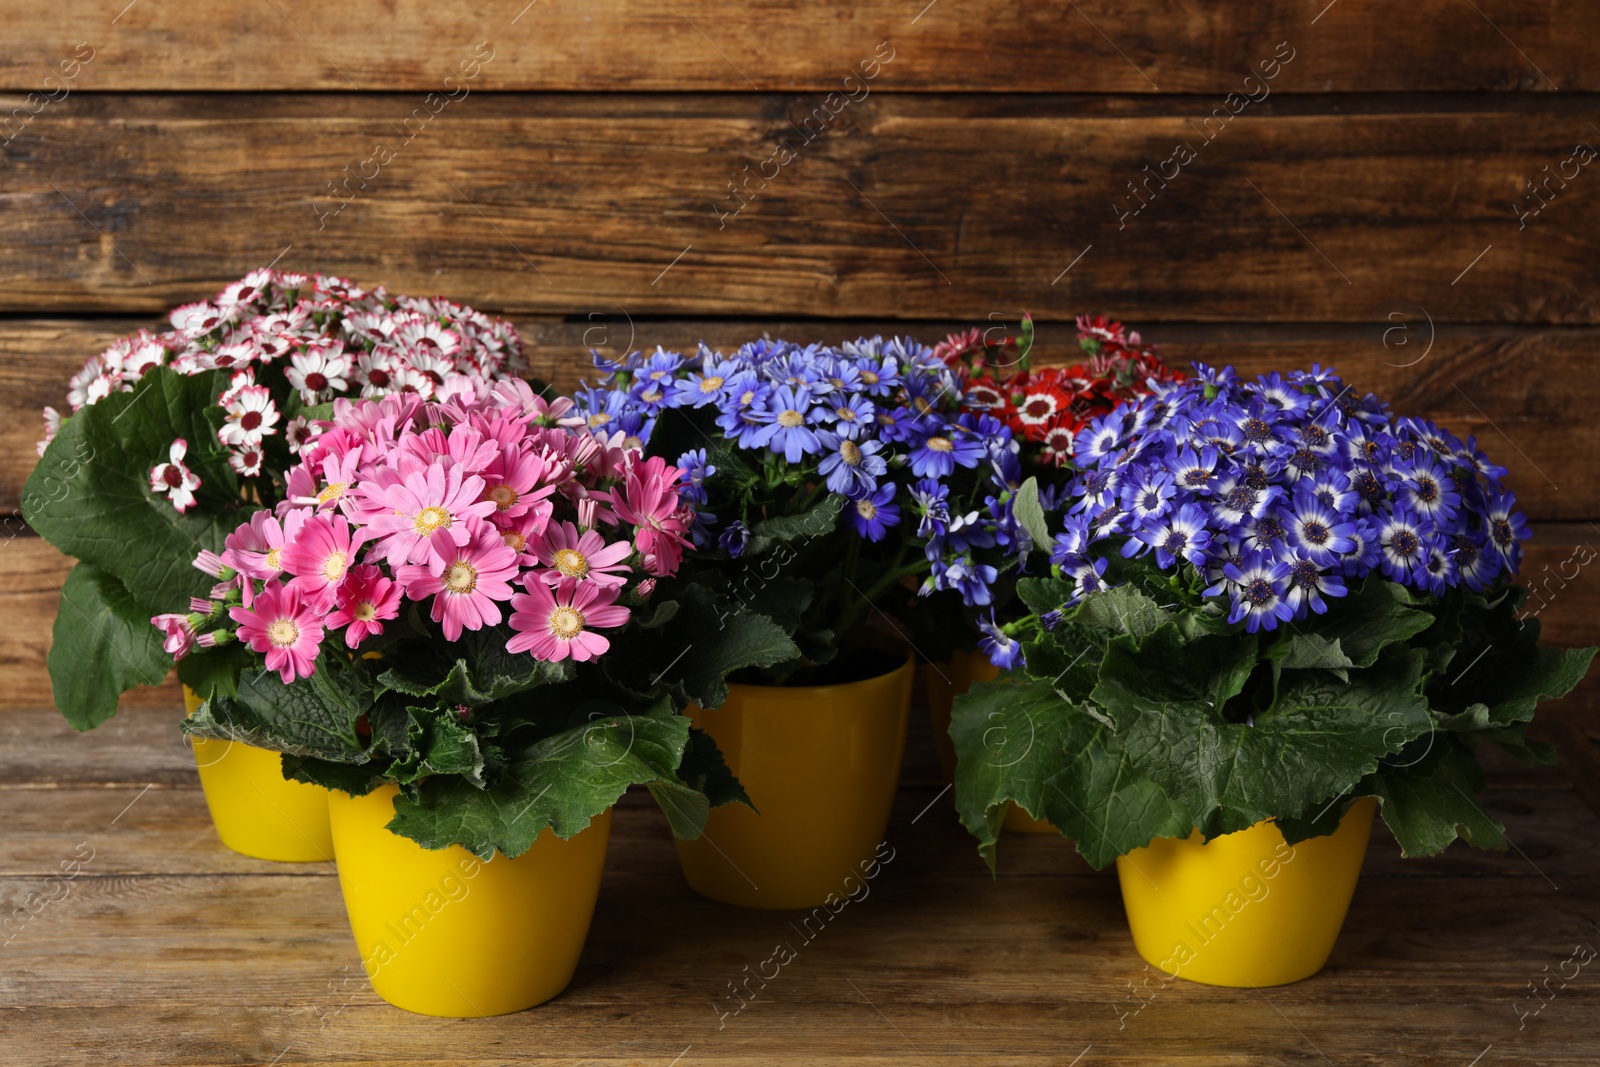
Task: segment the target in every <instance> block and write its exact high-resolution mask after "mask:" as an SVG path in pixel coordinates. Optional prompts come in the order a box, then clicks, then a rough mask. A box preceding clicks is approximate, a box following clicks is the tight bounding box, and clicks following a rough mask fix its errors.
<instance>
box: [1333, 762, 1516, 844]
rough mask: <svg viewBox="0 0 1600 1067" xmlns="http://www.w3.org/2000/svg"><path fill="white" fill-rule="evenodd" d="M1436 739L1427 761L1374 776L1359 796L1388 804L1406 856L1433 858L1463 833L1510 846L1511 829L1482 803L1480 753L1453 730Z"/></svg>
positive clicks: (1386, 811)
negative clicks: (1483, 806)
mask: <svg viewBox="0 0 1600 1067" xmlns="http://www.w3.org/2000/svg"><path fill="white" fill-rule="evenodd" d="M1432 740H1433V742H1434V744H1433V747H1432V748H1431V749H1429V750H1428V752H1427V754H1426V755H1425V756H1423V757H1422V758H1421V759H1419V760H1417V761H1416V762H1414V763H1411V764H1409V765H1408V766H1404V767H1384V768H1382V769H1381V770H1379V771H1377V772H1375V773H1373V774H1371V775H1368V776H1367V778H1366V779H1365V780H1363V781H1362V782H1361V784H1360V786H1359V788H1357V789H1356V790H1355V792H1356V794H1358V795H1362V796H1375V797H1377V798H1378V799H1379V800H1381V801H1382V802H1383V809H1382V810H1383V821H1384V822H1385V823H1387V824H1388V826H1389V829H1390V830H1391V831H1392V832H1393V833H1394V836H1395V840H1396V841H1398V842H1400V852H1401V854H1402V855H1405V856H1432V855H1435V854H1436V853H1439V852H1443V851H1444V850H1445V849H1446V848H1447V847H1448V846H1449V845H1450V842H1452V841H1454V840H1455V839H1456V838H1457V837H1460V838H1461V839H1463V840H1464V841H1466V842H1468V843H1469V844H1473V845H1477V846H1478V847H1479V848H1496V849H1503V848H1505V847H1506V840H1505V827H1503V826H1501V825H1500V824H1499V823H1498V822H1496V821H1495V820H1494V819H1492V818H1490V817H1489V815H1488V813H1486V812H1485V811H1484V810H1483V809H1482V808H1481V807H1479V806H1478V801H1477V799H1476V798H1477V794H1478V793H1479V792H1480V791H1482V789H1483V787H1484V781H1483V772H1482V770H1480V769H1479V767H1478V759H1477V756H1476V755H1475V754H1474V753H1473V752H1472V750H1471V749H1470V748H1469V747H1468V746H1467V745H1466V744H1465V743H1464V742H1462V741H1461V740H1459V739H1458V738H1456V737H1454V736H1452V735H1450V734H1440V735H1438V736H1437V737H1435V738H1433V739H1432Z"/></svg>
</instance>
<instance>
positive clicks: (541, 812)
mask: <svg viewBox="0 0 1600 1067" xmlns="http://www.w3.org/2000/svg"><path fill="white" fill-rule="evenodd" d="M688 738H689V720H688V719H686V718H684V717H683V716H681V715H662V716H654V715H621V716H614V717H611V718H605V719H598V720H595V721H593V722H589V723H584V724H582V725H580V726H575V727H572V728H571V729H568V730H563V731H562V732H560V733H556V734H552V735H550V736H547V737H544V738H541V739H540V740H538V741H537V742H534V743H533V744H531V745H529V746H527V747H526V748H525V749H524V750H522V751H521V752H519V753H517V754H516V755H515V756H513V757H512V758H511V759H510V760H509V762H508V763H507V766H506V768H505V773H504V774H502V775H501V776H500V778H499V780H498V781H496V782H495V783H494V784H493V785H491V786H489V787H488V788H487V789H478V788H476V787H474V786H473V785H471V784H470V783H468V782H466V781H464V780H463V779H461V778H456V777H443V776H441V777H435V778H429V779H427V780H426V781H423V782H422V783H421V784H420V786H419V787H418V790H417V796H416V797H415V798H411V797H407V796H406V795H405V794H401V796H399V797H398V798H396V800H395V817H394V820H393V821H392V822H390V823H389V829H390V830H392V831H394V832H395V833H397V834H400V835H401V836H402V837H408V838H410V839H411V840H413V841H415V842H417V843H418V844H420V845H422V846H423V847H424V848H444V847H446V846H448V845H452V844H461V845H463V846H465V847H466V848H468V849H470V850H471V851H472V852H474V853H476V854H477V855H478V856H479V857H481V858H483V859H488V858H489V857H490V856H492V855H493V854H494V853H495V851H497V850H498V851H499V852H501V853H502V854H504V855H506V856H520V855H521V854H522V853H524V852H526V851H527V850H528V849H529V848H531V847H532V845H533V843H534V841H536V840H537V839H538V837H539V834H540V833H541V832H542V831H543V830H544V828H545V827H546V826H548V827H550V828H551V829H552V830H553V831H554V832H555V833H556V835H557V836H559V837H563V838H570V837H572V836H574V835H575V834H577V833H579V832H580V831H582V830H583V829H584V828H585V827H587V826H588V825H589V821H590V820H591V819H593V818H594V817H595V816H596V815H599V814H600V813H601V812H603V811H605V810H606V809H607V808H609V807H611V805H613V804H615V803H616V802H617V798H618V797H620V796H621V795H622V794H623V792H624V791H625V790H626V789H627V788H628V787H629V786H630V785H656V786H658V787H659V786H667V787H674V786H677V787H678V788H683V787H681V786H679V784H678V779H677V768H678V764H679V763H680V762H681V760H682V758H683V750H684V746H685V745H686V744H687V742H688ZM668 792H669V793H670V794H671V795H672V797H673V800H675V801H683V800H685V798H683V797H681V795H680V794H679V793H678V792H677V791H676V790H675V789H669V790H668ZM660 795H661V792H660V791H658V792H657V796H658V798H659V797H660ZM700 803H701V804H702V805H703V804H704V803H705V801H704V798H701V801H700ZM664 806H667V805H666V803H664ZM670 811H671V809H670V808H669V812H670ZM694 817H695V816H694V813H693V812H682V811H681V810H680V811H679V812H678V814H677V817H676V819H675V822H678V821H681V822H683V823H684V824H689V823H692V822H693V820H694ZM700 819H701V820H702V822H703V820H704V815H703V814H702V815H700Z"/></svg>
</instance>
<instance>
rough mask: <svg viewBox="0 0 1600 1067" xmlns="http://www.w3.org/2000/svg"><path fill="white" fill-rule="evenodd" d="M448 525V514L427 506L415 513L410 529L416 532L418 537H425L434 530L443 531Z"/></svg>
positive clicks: (440, 509)
mask: <svg viewBox="0 0 1600 1067" xmlns="http://www.w3.org/2000/svg"><path fill="white" fill-rule="evenodd" d="M449 525H450V513H449V512H448V511H446V510H445V509H444V508H438V507H433V506H431V505H430V506H428V507H425V508H423V509H422V510H421V511H419V512H417V517H416V519H415V520H413V522H412V524H411V526H412V529H414V530H416V531H417V536H418V537H427V536H428V535H429V534H431V533H433V531H435V530H439V529H443V528H444V527H447V526H449Z"/></svg>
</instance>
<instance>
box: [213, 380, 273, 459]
mask: <svg viewBox="0 0 1600 1067" xmlns="http://www.w3.org/2000/svg"><path fill="white" fill-rule="evenodd" d="M224 410H225V411H226V412H227V415H226V417H225V418H224V420H223V423H222V429H220V430H218V431H217V437H218V438H220V439H221V440H222V443H223V444H225V445H233V446H239V445H259V444H260V443H261V439H262V438H263V437H266V436H267V435H268V434H274V433H277V432H278V431H277V430H275V429H273V427H274V426H276V425H277V424H278V409H277V407H276V406H275V405H274V404H273V403H272V392H271V391H270V390H269V389H268V388H267V387H266V386H264V385H247V386H245V387H244V388H242V389H240V390H239V391H238V392H237V393H236V394H235V395H234V396H233V398H232V399H231V400H230V401H229V402H228V404H227V407H226V408H224Z"/></svg>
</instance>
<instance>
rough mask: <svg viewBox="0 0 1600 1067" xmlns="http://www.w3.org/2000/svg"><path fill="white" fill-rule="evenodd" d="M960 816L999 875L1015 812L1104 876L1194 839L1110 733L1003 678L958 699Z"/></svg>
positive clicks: (1013, 678)
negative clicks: (1172, 843) (1005, 829)
mask: <svg viewBox="0 0 1600 1067" xmlns="http://www.w3.org/2000/svg"><path fill="white" fill-rule="evenodd" d="M950 736H951V740H952V741H953V742H954V743H955V748H956V810H957V812H958V813H959V814H960V816H961V821H962V823H963V824H964V825H965V826H966V827H967V829H968V830H970V831H971V832H972V834H973V835H974V836H976V837H977V838H978V849H979V851H980V852H981V853H982V854H983V856H984V858H985V859H986V860H987V861H988V862H989V865H990V866H991V867H993V866H994V862H995V844H996V842H997V840H998V838H999V833H1000V826H1001V823H1002V822H1003V820H1004V818H1005V811H1006V806H1007V805H1008V804H1012V803H1015V804H1016V805H1018V806H1019V807H1021V808H1022V809H1023V810H1024V811H1026V812H1027V813H1028V814H1030V815H1032V816H1033V817H1035V818H1043V819H1048V820H1049V821H1050V822H1051V823H1053V824H1054V825H1055V826H1056V828H1057V829H1058V830H1060V831H1061V832H1062V833H1063V834H1065V835H1067V836H1068V837H1072V838H1075V839H1076V841H1077V847H1078V851H1079V852H1081V853H1082V854H1083V856H1084V858H1085V859H1086V860H1088V861H1089V863H1091V864H1093V865H1094V866H1095V867H1104V866H1106V865H1107V864H1109V863H1110V862H1111V861H1112V860H1114V859H1115V858H1116V857H1117V856H1118V855H1121V854H1122V853H1125V852H1129V851H1131V850H1133V849H1135V848H1141V847H1143V846H1145V845H1147V844H1149V843H1150V841H1151V840H1152V839H1153V838H1157V837H1174V836H1176V837H1185V836H1187V835H1188V833H1189V830H1190V828H1191V827H1190V823H1189V822H1188V820H1187V817H1186V816H1185V814H1184V812H1183V809H1182V808H1181V807H1180V806H1178V805H1177V804H1175V803H1174V802H1173V801H1172V800H1171V799H1170V798H1168V797H1167V796H1166V795H1165V794H1164V793H1163V792H1162V791H1161V789H1160V788H1159V787H1158V786H1157V785H1156V784H1155V783H1154V782H1152V781H1151V780H1150V779H1149V778H1148V777H1146V776H1145V775H1143V774H1141V773H1140V772H1139V771H1138V770H1136V769H1135V768H1134V767H1133V766H1132V764H1131V762H1130V761H1129V760H1128V758H1127V756H1126V754H1125V753H1124V752H1123V751H1122V750H1121V748H1120V746H1119V745H1118V742H1117V738H1116V735H1115V734H1114V733H1113V732H1112V731H1111V730H1110V729H1109V728H1108V727H1107V726H1106V725H1105V724H1103V723H1100V722H1097V721H1096V720H1094V719H1093V718H1091V717H1089V716H1088V715H1086V714H1084V713H1083V712H1082V711H1080V710H1079V709H1077V708H1074V707H1073V706H1072V705H1071V704H1069V703H1068V702H1067V701H1064V700H1063V699H1062V698H1061V697H1060V696H1059V695H1058V694H1057V693H1056V692H1055V690H1053V689H1052V688H1051V687H1050V684H1049V683H1048V682H1045V681H1042V680H1037V679H1034V680H1028V679H1023V678H1021V677H1020V676H1018V675H1015V674H1011V675H1002V676H1001V677H1000V678H999V679H997V680H995V681H993V682H984V683H979V684H978V685H975V686H973V688H972V689H971V690H969V691H968V692H966V693H964V694H962V695H961V696H959V697H957V698H956V701H955V706H954V708H953V710H952V712H951V720H950Z"/></svg>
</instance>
